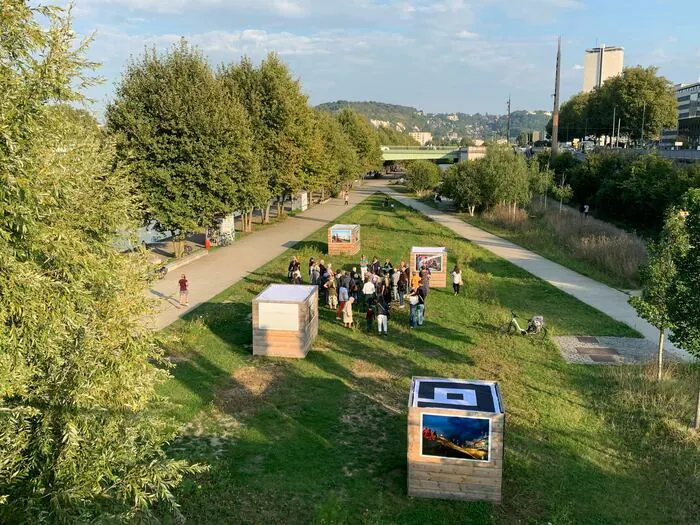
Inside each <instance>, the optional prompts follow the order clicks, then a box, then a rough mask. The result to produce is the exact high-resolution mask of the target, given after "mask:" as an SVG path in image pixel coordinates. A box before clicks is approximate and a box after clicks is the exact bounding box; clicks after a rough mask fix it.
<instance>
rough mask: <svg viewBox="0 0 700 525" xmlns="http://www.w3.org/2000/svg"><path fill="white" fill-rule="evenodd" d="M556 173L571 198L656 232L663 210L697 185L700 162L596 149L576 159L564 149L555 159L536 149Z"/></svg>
mask: <svg viewBox="0 0 700 525" xmlns="http://www.w3.org/2000/svg"><path fill="white" fill-rule="evenodd" d="M537 159H538V161H539V162H540V165H541V166H542V167H543V168H545V167H547V166H550V167H551V169H552V170H554V172H555V173H556V177H555V178H556V179H557V180H558V181H561V180H562V179H563V180H565V182H566V184H570V186H571V189H572V197H573V200H574V201H575V202H577V203H587V204H589V205H590V206H591V207H592V208H593V209H594V210H595V213H596V216H597V217H599V218H603V219H608V220H612V221H615V222H617V223H621V224H624V225H626V226H628V227H630V228H634V229H637V230H644V231H653V232H657V231H659V229H660V228H661V225H662V224H663V221H664V213H665V211H666V210H667V209H668V208H669V207H670V206H674V205H679V204H680V202H681V199H682V197H683V195H684V194H685V193H686V192H687V191H688V190H689V189H691V188H697V187H700V165H698V164H697V163H696V164H680V163H677V162H674V161H672V160H669V159H666V158H664V157H661V156H659V155H655V154H644V155H627V154H620V153H617V152H614V151H613V152H610V151H608V152H599V153H592V154H588V155H586V158H585V160H583V161H579V160H577V159H576V158H575V157H574V156H573V155H571V153H568V152H564V153H561V154H559V155H558V156H557V157H555V158H554V159H550V156H549V155H548V154H544V155H538V157H537Z"/></svg>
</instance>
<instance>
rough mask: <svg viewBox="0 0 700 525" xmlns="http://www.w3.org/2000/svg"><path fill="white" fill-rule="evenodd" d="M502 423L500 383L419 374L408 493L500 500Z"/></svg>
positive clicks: (411, 414)
mask: <svg viewBox="0 0 700 525" xmlns="http://www.w3.org/2000/svg"><path fill="white" fill-rule="evenodd" d="M503 423H504V412H503V405H502V403H501V394H500V391H499V388H498V383H496V382H493V381H475V380H464V379H443V378H438V377H414V378H413V379H412V381H411V392H410V395H409V401H408V495H409V496H416V497H424V498H442V499H459V500H485V501H492V502H496V503H500V501H501V478H502V473H503Z"/></svg>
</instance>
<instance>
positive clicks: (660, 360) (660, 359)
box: [656, 328, 664, 381]
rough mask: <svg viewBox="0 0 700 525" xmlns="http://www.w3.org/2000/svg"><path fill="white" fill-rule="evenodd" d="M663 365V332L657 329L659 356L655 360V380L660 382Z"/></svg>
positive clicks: (661, 329)
mask: <svg viewBox="0 0 700 525" xmlns="http://www.w3.org/2000/svg"><path fill="white" fill-rule="evenodd" d="M663 365H664V330H663V328H660V329H659V354H658V356H657V359H656V380H657V381H661V371H662V370H663Z"/></svg>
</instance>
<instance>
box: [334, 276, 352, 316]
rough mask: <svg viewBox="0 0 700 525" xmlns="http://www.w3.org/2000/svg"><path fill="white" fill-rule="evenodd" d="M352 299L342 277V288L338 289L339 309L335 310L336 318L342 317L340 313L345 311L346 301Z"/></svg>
mask: <svg viewBox="0 0 700 525" xmlns="http://www.w3.org/2000/svg"><path fill="white" fill-rule="evenodd" d="M349 299H350V295H349V294H348V289H347V288H346V287H345V284H344V283H343V280H342V278H341V279H340V288H339V289H338V309H337V310H336V311H335V318H336V319H340V314H341V313H343V308H345V303H347V302H348V300H349Z"/></svg>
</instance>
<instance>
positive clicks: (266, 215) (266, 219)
mask: <svg viewBox="0 0 700 525" xmlns="http://www.w3.org/2000/svg"><path fill="white" fill-rule="evenodd" d="M268 222H270V202H269V201H268V202H267V204H265V210H264V211H263V224H267V223H268Z"/></svg>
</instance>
